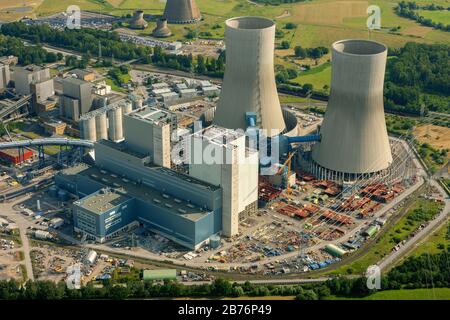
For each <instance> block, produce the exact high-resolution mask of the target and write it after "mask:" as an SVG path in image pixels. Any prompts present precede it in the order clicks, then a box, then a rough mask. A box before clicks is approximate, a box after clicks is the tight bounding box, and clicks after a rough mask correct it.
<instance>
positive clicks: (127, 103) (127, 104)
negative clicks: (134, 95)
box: [121, 101, 133, 115]
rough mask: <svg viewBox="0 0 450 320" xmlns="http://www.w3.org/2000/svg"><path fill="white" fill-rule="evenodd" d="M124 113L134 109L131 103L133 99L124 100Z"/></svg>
mask: <svg viewBox="0 0 450 320" xmlns="http://www.w3.org/2000/svg"><path fill="white" fill-rule="evenodd" d="M121 106H122V115H124V114H127V113H130V112H131V111H133V104H132V103H131V101H124V102H123V103H122V104H121Z"/></svg>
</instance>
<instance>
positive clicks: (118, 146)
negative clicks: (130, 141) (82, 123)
mask: <svg viewBox="0 0 450 320" xmlns="http://www.w3.org/2000/svg"><path fill="white" fill-rule="evenodd" d="M95 143H98V144H102V145H104V146H106V147H109V148H111V149H115V150H117V151H120V152H124V153H127V154H129V155H132V156H133V157H136V158H139V159H145V158H149V156H148V155H145V154H142V153H140V152H137V151H135V150H131V149H130V148H128V145H127V142H126V141H121V142H113V141H111V140H104V139H103V140H98V141H96V142H95Z"/></svg>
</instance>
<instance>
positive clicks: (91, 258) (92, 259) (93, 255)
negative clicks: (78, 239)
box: [84, 250, 97, 265]
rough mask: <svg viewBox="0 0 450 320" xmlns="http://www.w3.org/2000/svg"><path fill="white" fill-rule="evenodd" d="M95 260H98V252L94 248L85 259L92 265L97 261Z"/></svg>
mask: <svg viewBox="0 0 450 320" xmlns="http://www.w3.org/2000/svg"><path fill="white" fill-rule="evenodd" d="M95 260H97V252H96V251H94V250H90V251H89V252H88V254H87V255H86V257H85V258H84V261H85V263H87V264H91V265H92V264H94V263H95Z"/></svg>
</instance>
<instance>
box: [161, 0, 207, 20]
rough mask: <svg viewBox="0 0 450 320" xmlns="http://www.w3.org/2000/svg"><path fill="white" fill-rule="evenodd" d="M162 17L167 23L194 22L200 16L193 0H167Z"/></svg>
mask: <svg viewBox="0 0 450 320" xmlns="http://www.w3.org/2000/svg"><path fill="white" fill-rule="evenodd" d="M163 18H164V19H167V21H168V22H169V23H194V22H197V21H199V20H200V19H201V18H202V16H201V14H200V10H199V9H198V7H197V4H196V3H195V0H167V3H166V8H165V9H164V14H163Z"/></svg>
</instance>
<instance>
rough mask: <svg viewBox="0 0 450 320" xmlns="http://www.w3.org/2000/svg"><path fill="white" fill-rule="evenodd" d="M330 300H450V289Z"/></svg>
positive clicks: (419, 290)
mask: <svg viewBox="0 0 450 320" xmlns="http://www.w3.org/2000/svg"><path fill="white" fill-rule="evenodd" d="M328 300H450V288H435V289H413V290H386V291H380V292H376V293H374V294H371V295H369V296H367V297H364V298H342V297H336V296H332V297H329V298H328Z"/></svg>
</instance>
